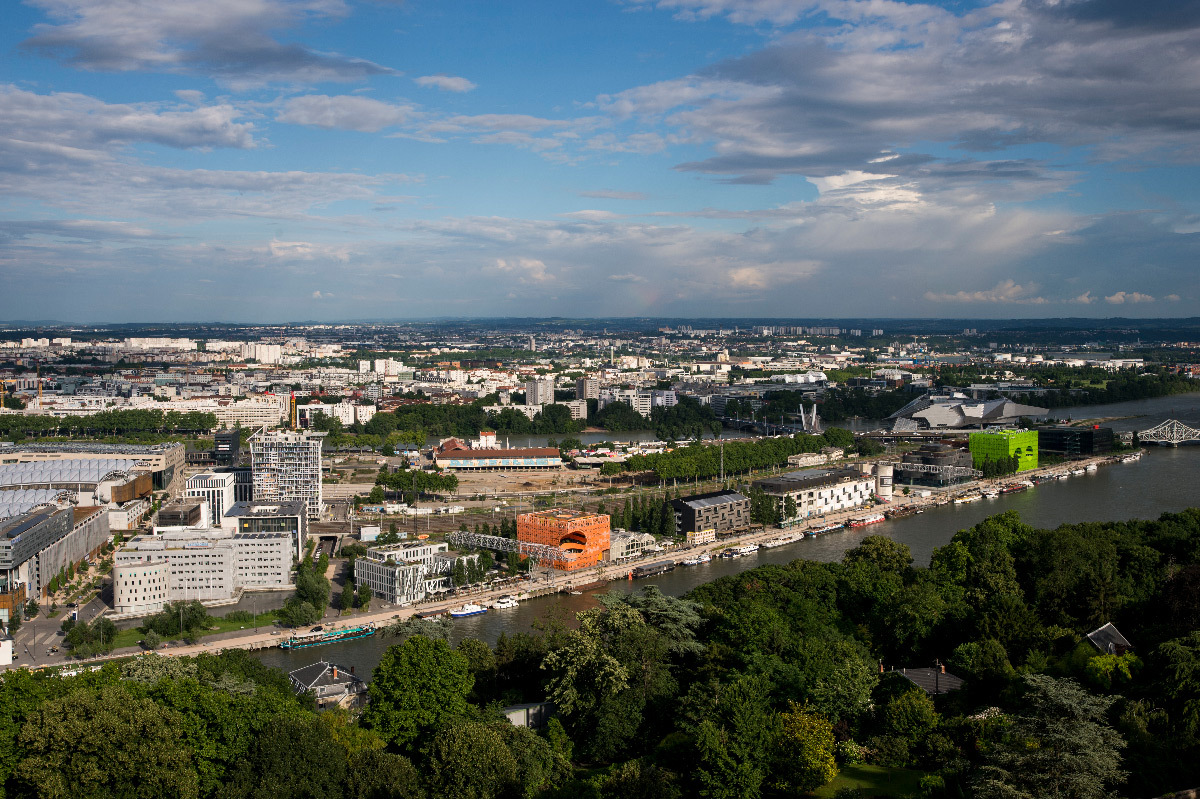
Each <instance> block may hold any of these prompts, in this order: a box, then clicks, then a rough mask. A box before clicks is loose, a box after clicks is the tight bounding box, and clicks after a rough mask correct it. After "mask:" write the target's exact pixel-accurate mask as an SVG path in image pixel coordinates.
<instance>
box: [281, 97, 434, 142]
mask: <svg viewBox="0 0 1200 799" xmlns="http://www.w3.org/2000/svg"><path fill="white" fill-rule="evenodd" d="M417 115H418V114H417V112H416V109H414V108H413V106H411V105H402V104H395V103H386V102H383V101H381V100H374V99H372V98H370V97H358V96H356V95H349V94H342V95H336V96H333V97H331V96H329V95H325V94H309V95H304V96H301V97H293V98H291V99H290V100H288V101H287V102H285V103H284V104H283V110H282V111H280V113H279V114H278V115H277V116H276V117H275V118H276V119H277V120H279V121H280V122H289V123H292V124H295V125H311V126H314V127H318V128H326V129H332V128H340V129H343V130H357V131H363V132H368V133H373V132H375V131H379V130H382V129H383V128H387V127H394V126H397V125H402V124H404V123H406V122H408V121H409V120H411V119H413V118H415V117H416V116H417Z"/></svg>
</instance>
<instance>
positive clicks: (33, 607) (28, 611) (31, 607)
mask: <svg viewBox="0 0 1200 799" xmlns="http://www.w3.org/2000/svg"><path fill="white" fill-rule="evenodd" d="M40 609H41V608H40V607H39V606H38V603H37V600H36V599H31V600H29V601H28V602H26V603H25V617H26V618H29V619H32V618H33V617H34V616H36V615H38V611H39V610H40Z"/></svg>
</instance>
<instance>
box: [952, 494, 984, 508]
mask: <svg viewBox="0 0 1200 799" xmlns="http://www.w3.org/2000/svg"><path fill="white" fill-rule="evenodd" d="M981 499H983V494H964V495H963V496H961V497H955V498H954V504H955V505H966V504H967V503H968V502H978V501H979V500H981Z"/></svg>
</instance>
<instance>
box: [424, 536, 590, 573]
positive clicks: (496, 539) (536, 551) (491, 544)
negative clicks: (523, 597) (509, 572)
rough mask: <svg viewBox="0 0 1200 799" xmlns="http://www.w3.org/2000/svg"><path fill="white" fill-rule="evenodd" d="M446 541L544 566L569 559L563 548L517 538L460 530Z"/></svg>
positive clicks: (466, 547)
mask: <svg viewBox="0 0 1200 799" xmlns="http://www.w3.org/2000/svg"><path fill="white" fill-rule="evenodd" d="M446 540H447V541H448V542H450V544H452V545H453V546H456V547H462V548H464V549H491V550H495V551H496V552H516V553H517V554H518V555H523V556H525V557H528V558H531V559H533V560H534V561H535V562H537V563H538V564H539V565H542V566H549V565H550V564H552V563H554V562H555V561H558V562H559V563H562V562H563V561H565V560H567V559H568V556H567V553H566V551H565V550H564V549H562V548H561V547H552V546H550V545H548V544H532V543H530V542H528V541H518V540H516V539H515V538H503V537H501V536H498V535H484V534H483V533H471V532H463V531H462V530H459V531H457V532H453V533H450V534H449V535H447V536H446Z"/></svg>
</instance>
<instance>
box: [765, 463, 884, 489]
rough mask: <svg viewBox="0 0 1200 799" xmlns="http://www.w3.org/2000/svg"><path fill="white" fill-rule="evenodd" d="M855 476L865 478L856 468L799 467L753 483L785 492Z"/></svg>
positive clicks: (849, 478) (841, 480) (836, 481)
mask: <svg viewBox="0 0 1200 799" xmlns="http://www.w3.org/2000/svg"><path fill="white" fill-rule="evenodd" d="M856 478H863V479H866V476H865V475H863V473H862V472H860V471H857V470H856V469H845V468H842V469H801V470H800V471H796V472H788V473H787V474H781V475H779V476H778V477H768V478H765V479H763V480H755V481H754V483H753V485H754V486H756V487H759V488H762V489H763V490H764V491H767V492H768V493H769V492H771V491H776V492H783V493H786V492H789V491H799V490H800V489H802V488H811V487H814V486H823V485H833V484H835V483H842V482H845V481H847V480H853V479H856Z"/></svg>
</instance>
